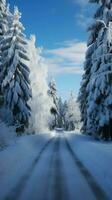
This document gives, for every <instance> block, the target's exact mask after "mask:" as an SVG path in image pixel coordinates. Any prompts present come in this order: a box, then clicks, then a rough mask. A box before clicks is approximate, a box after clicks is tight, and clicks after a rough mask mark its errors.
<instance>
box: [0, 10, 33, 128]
mask: <svg viewBox="0 0 112 200" xmlns="http://www.w3.org/2000/svg"><path fill="white" fill-rule="evenodd" d="M20 18H21V14H20V12H19V11H18V9H17V7H16V8H15V11H14V17H13V21H12V25H11V26H10V28H9V31H8V32H7V33H6V34H5V36H4V38H3V40H2V41H1V45H0V48H1V50H2V52H3V58H4V60H3V62H2V65H1V66H2V68H3V72H2V74H3V81H2V88H3V91H4V94H5V104H6V106H7V108H8V109H9V110H10V111H11V112H12V115H13V119H14V122H16V123H17V125H18V126H20V127H23V129H24V127H28V122H29V116H30V107H29V105H28V100H29V99H30V97H31V90H30V81H29V73H30V71H29V68H28V67H27V65H26V61H28V60H29V59H28V56H27V51H26V45H27V42H26V39H25V35H24V34H23V30H24V27H23V25H22V24H21V22H20V21H19V19H20Z"/></svg>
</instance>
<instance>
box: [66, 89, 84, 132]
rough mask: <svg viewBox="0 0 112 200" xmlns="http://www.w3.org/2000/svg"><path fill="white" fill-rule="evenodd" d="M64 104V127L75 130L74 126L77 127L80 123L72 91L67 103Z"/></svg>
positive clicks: (77, 107)
mask: <svg viewBox="0 0 112 200" xmlns="http://www.w3.org/2000/svg"><path fill="white" fill-rule="evenodd" d="M65 105H66V107H65V129H66V130H68V131H72V130H75V128H79V123H80V111H79V105H78V103H77V101H76V99H75V96H74V94H73V93H71V94H70V97H69V99H68V101H67V104H65Z"/></svg>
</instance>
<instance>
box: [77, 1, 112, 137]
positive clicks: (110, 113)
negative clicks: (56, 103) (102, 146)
mask: <svg viewBox="0 0 112 200" xmlns="http://www.w3.org/2000/svg"><path fill="white" fill-rule="evenodd" d="M90 2H91V3H98V4H99V8H98V9H97V11H96V13H95V16H94V23H93V25H92V26H91V27H90V28H89V30H90V32H91V36H90V39H89V48H88V50H89V49H90V50H91V48H92V49H93V50H92V56H91V65H88V66H89V67H90V73H89V76H87V77H86V80H87V79H88V82H87V84H86V87H85V91H86V97H84V95H83V94H82V97H83V100H80V103H81V107H82V106H83V104H84V101H85V105H84V111H85V113H86V114H85V116H84V112H82V110H81V112H82V114H83V118H84V117H85V119H86V123H84V126H85V131H86V133H89V134H92V135H95V136H97V137H102V138H105V139H107V138H109V137H112V134H111V133H112V72H111V71H112V69H111V65H112V2H111V0H108V1H107V0H102V1H95V0H94V1H93V0H90ZM93 30H94V31H93ZM93 33H94V34H93ZM85 74H86V71H85ZM83 86H84V85H82V87H83ZM81 89H82V88H81ZM82 101H83V102H82Z"/></svg>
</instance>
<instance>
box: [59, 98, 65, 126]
mask: <svg viewBox="0 0 112 200" xmlns="http://www.w3.org/2000/svg"><path fill="white" fill-rule="evenodd" d="M58 112H59V114H58V127H59V128H63V127H64V104H63V102H62V99H61V97H60V98H59V101H58Z"/></svg>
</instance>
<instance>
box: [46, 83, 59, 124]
mask: <svg viewBox="0 0 112 200" xmlns="http://www.w3.org/2000/svg"><path fill="white" fill-rule="evenodd" d="M48 95H49V96H50V97H51V99H52V102H53V106H52V107H51V110H50V111H51V114H52V115H54V120H53V121H52V125H51V127H52V128H55V127H56V126H58V115H59V108H58V97H57V89H56V82H55V80H51V81H50V83H49V89H48Z"/></svg>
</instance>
